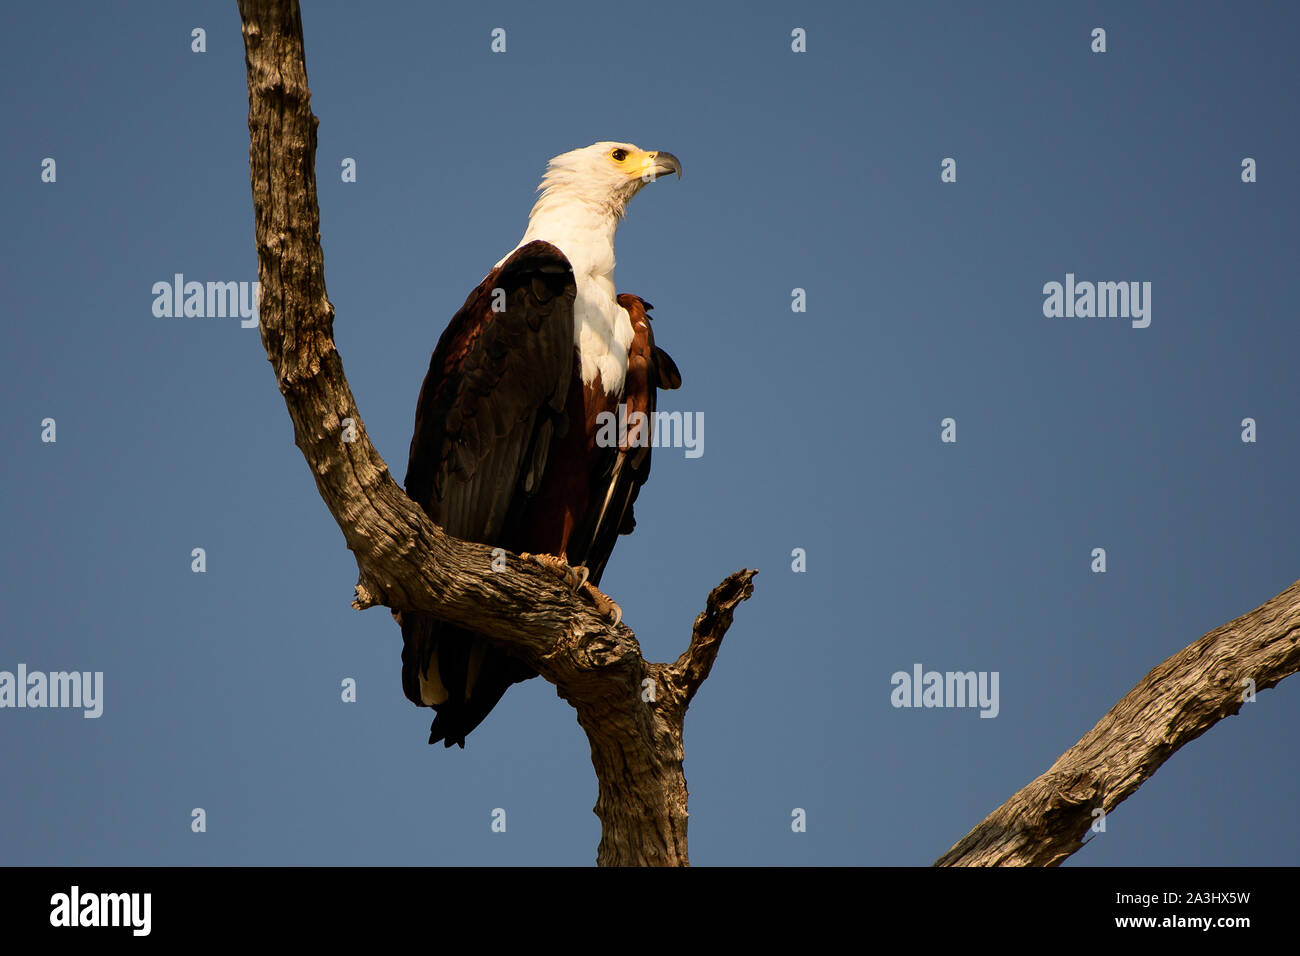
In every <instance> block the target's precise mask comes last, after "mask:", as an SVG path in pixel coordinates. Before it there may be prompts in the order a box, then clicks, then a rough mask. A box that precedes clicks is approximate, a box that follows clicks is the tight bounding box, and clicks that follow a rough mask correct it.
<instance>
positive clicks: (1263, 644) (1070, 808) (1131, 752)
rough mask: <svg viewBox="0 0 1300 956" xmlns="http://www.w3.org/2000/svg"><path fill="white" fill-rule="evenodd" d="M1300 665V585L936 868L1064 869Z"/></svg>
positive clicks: (1118, 711)
mask: <svg viewBox="0 0 1300 956" xmlns="http://www.w3.org/2000/svg"><path fill="white" fill-rule="evenodd" d="M1297 670H1300V581H1297V582H1296V583H1295V584H1292V585H1291V586H1290V587H1289V588H1287V589H1286V590H1285V591H1283V592H1282V593H1281V594H1279V595H1277V597H1275V598H1273V599H1272V600H1270V601H1268V602H1267V603H1265V604H1263V605H1261V606H1260V607H1257V608H1255V610H1253V611H1251V612H1249V613H1248V614H1243V615H1242V616H1241V617H1239V618H1237V619H1236V620H1234V621H1230V622H1228V623H1227V624H1224V625H1223V626H1222V627H1218V628H1215V629H1214V630H1213V631H1210V633H1208V634H1206V635H1205V636H1204V637H1202V638H1201V639H1200V640H1199V641H1197V642H1195V643H1194V644H1191V645H1190V646H1188V647H1185V648H1183V649H1182V650H1181V651H1179V652H1178V653H1177V654H1175V655H1173V656H1172V657H1170V658H1169V659H1168V660H1166V661H1164V663H1162V664H1160V665H1158V666H1157V667H1156V668H1154V669H1153V670H1152V671H1151V673H1149V674H1147V676H1146V677H1144V678H1142V680H1141V681H1140V682H1139V683H1138V685H1137V686H1136V687H1134V688H1133V689H1132V690H1131V691H1129V692H1128V693H1127V694H1125V695H1124V697H1123V698H1122V699H1121V700H1120V702H1119V703H1117V704H1116V705H1115V706H1114V707H1112V708H1111V709H1110V710H1109V711H1108V712H1107V713H1106V715H1105V716H1104V717H1102V718H1101V720H1099V721H1097V726H1095V727H1093V728H1092V730H1090V731H1088V733H1087V734H1085V735H1084V737H1083V739H1082V740H1080V741H1079V742H1078V743H1077V744H1075V745H1074V746H1073V747H1071V748H1070V749H1069V750H1067V751H1066V752H1065V753H1063V754H1061V756H1060V757H1058V758H1057V759H1056V762H1055V763H1054V764H1052V766H1051V767H1049V768H1048V770H1047V772H1045V773H1044V774H1042V775H1041V776H1040V777H1038V778H1037V779H1035V780H1034V781H1032V782H1031V783H1029V784H1028V785H1026V786H1025V787H1024V788H1022V789H1021V790H1019V791H1018V792H1017V793H1015V794H1014V795H1013V796H1012V797H1011V799H1009V800H1008V801H1007V802H1006V803H1004V804H1002V806H1000V807H998V808H997V809H996V810H994V811H993V812H992V813H990V814H989V815H988V817H986V818H985V819H984V821H983V822H982V823H980V824H979V825H978V826H977V827H975V829H973V830H971V831H970V833H968V834H966V836H965V837H963V838H962V839H961V840H960V841H958V843H957V845H956V846H954V847H953V848H952V849H951V850H949V851H948V852H947V853H945V854H944V855H943V856H941V857H940V858H939V859H938V860H937V861H936V862H935V866H1056V865H1058V864H1060V863H1061V862H1062V861H1063V860H1064V859H1065V858H1066V857H1068V856H1069V855H1070V854H1071V853H1073V852H1074V851H1075V850H1077V849H1079V847H1081V846H1083V842H1082V839H1083V837H1084V836H1085V835H1086V834H1087V832H1088V829H1089V827H1091V825H1092V823H1093V821H1094V819H1095V817H1094V816H1093V811H1094V810H1097V809H1100V810H1103V811H1105V812H1107V813H1109V812H1110V811H1111V810H1113V809H1114V808H1115V807H1116V806H1118V805H1119V804H1120V803H1121V802H1123V801H1124V799H1125V798H1127V797H1129V796H1130V795H1132V794H1133V793H1134V792H1135V791H1136V790H1137V788H1138V787H1140V786H1142V783H1143V782H1144V781H1145V780H1146V779H1147V778H1148V777H1150V776H1151V775H1152V774H1154V773H1155V772H1156V771H1157V770H1158V769H1159V768H1160V766H1161V764H1163V763H1164V762H1165V761H1166V760H1168V759H1169V758H1170V756H1172V755H1173V753H1174V751H1176V750H1178V748H1180V747H1182V746H1183V745H1184V744H1187V743H1189V742H1191V741H1193V740H1195V739H1196V738H1197V737H1199V736H1201V734H1203V733H1205V732H1206V731H1207V730H1209V729H1210V728H1211V727H1213V726H1214V725H1215V724H1217V723H1218V722H1219V721H1220V720H1222V719H1223V718H1224V717H1228V716H1231V715H1233V714H1235V713H1237V711H1239V710H1241V705H1242V703H1243V701H1244V699H1245V698H1246V697H1247V696H1248V691H1249V695H1253V693H1254V692H1255V691H1257V690H1264V689H1265V688H1268V687H1273V686H1274V685H1276V684H1277V683H1278V681H1280V680H1282V679H1283V678H1284V677H1288V676H1290V675H1291V674H1294V673H1295V672H1296V671H1297Z"/></svg>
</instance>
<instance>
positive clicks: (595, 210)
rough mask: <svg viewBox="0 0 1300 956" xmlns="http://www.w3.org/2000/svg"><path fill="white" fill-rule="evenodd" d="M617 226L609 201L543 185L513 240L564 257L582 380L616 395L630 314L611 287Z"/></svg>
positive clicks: (622, 376)
mask: <svg viewBox="0 0 1300 956" xmlns="http://www.w3.org/2000/svg"><path fill="white" fill-rule="evenodd" d="M617 229H618V215H617V212H616V211H615V210H614V209H613V208H612V207H608V206H603V205H600V204H594V205H593V204H592V203H590V202H587V201H584V200H583V199H582V198H581V197H580V196H577V197H575V196H568V195H565V194H564V193H558V194H552V193H551V192H550V190H548V191H547V192H545V193H543V195H542V198H541V199H540V200H538V202H537V205H536V206H534V207H533V212H532V215H530V216H529V219H528V229H527V230H525V232H524V237H523V238H522V239H521V240H519V246H524V245H527V244H528V243H529V242H532V241H533V240H535V239H542V240H545V241H546V242H549V243H550V244H551V245H553V246H555V247H556V248H557V249H559V250H560V251H561V252H562V253H564V257H565V258H566V259H568V260H569V265H570V266H572V267H573V278H574V281H575V282H576V284H577V287H578V295H577V299H576V300H575V301H574V304H573V341H574V344H575V345H576V347H577V349H578V355H579V358H580V360H581V366H582V382H583V384H584V385H590V384H591V383H592V382H593V381H595V379H596V376H597V375H599V376H600V383H601V385H602V386H603V388H604V390H605V393H606V394H616V395H621V394H622V393H623V385H624V382H625V381H626V379H627V353H628V349H630V348H631V347H632V319H631V317H630V316H628V314H627V310H626V309H624V308H623V307H622V306H621V305H619V304H618V298H617V292H616V291H615V289H614V233H615V231H616V230H617ZM519 246H516V247H515V248H516V249H517V248H519ZM502 261H503V262H504V261H505V260H504V259H503V260H502ZM498 265H500V263H498Z"/></svg>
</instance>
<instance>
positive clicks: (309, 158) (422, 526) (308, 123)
mask: <svg viewBox="0 0 1300 956" xmlns="http://www.w3.org/2000/svg"><path fill="white" fill-rule="evenodd" d="M239 9H240V14H241V17H242V20H243V34H244V50H245V62H246V65H247V70H248V91H249V96H248V130H249V142H250V147H249V164H250V167H251V176H252V190H253V208H254V213H255V217H256V239H257V254H258V278H259V280H260V282H261V300H260V304H259V316H260V327H261V334H262V344H263V346H265V348H266V353H267V357H268V358H269V359H270V361H271V366H272V368H273V369H274V371H275V376H276V381H277V382H278V384H279V387H280V392H281V394H282V395H283V396H284V400H285V404H286V405H287V406H288V409H289V416H290V418H291V419H292V421H293V427H294V440H295V442H296V444H297V445H298V447H299V449H301V450H302V453H303V457H304V458H306V460H307V464H308V465H309V466H310V467H311V470H312V474H313V475H314V476H315V479H316V488H317V490H318V491H319V492H320V496H321V498H322V499H323V500H324V502H325V504H326V506H327V507H328V508H329V510H330V513H331V514H332V515H333V516H334V519H335V521H337V522H338V525H339V528H340V529H341V530H342V532H343V537H344V540H345V541H346V543H347V546H348V548H349V549H350V550H351V551H352V552H353V554H354V556H355V557H356V561H357V567H358V570H359V574H360V578H359V580H358V582H357V585H356V600H355V601H354V602H353V606H354V607H356V608H367V607H374V606H376V605H385V606H387V607H390V608H393V609H394V610H398V611H402V610H421V611H429V612H432V613H434V614H436V615H437V616H438V617H440V618H442V619H443V620H447V621H451V622H453V623H456V624H460V625H462V626H465V627H467V628H469V629H471V630H473V631H475V632H477V633H480V634H483V635H485V636H486V637H488V638H490V639H492V640H494V641H496V642H498V643H500V644H501V645H502V646H504V647H506V648H508V649H509V650H510V652H511V653H513V654H515V655H516V656H518V657H520V658H521V659H523V660H524V661H526V662H527V663H528V664H529V665H530V666H532V667H533V668H534V669H535V670H537V671H538V672H539V673H540V674H541V675H542V676H543V677H544V678H545V679H546V680H548V681H550V682H551V683H553V684H555V685H556V687H557V689H558V692H559V694H560V696H561V697H563V698H564V699H565V700H567V701H569V703H570V704H572V705H573V706H574V708H575V709H576V710H577V714H578V722H579V724H581V726H582V727H583V728H584V730H586V732H587V736H588V739H589V740H590V742H591V748H592V763H593V766H594V767H595V770H596V775H597V779H598V782H599V798H598V800H597V803H596V813H597V815H599V816H600V819H601V822H602V838H601V843H600V849H599V851H598V857H597V858H598V862H600V863H601V864H602V865H645V864H650V865H684V864H686V863H687V861H688V856H687V848H686V797H687V793H686V780H685V777H684V775H683V774H682V757H683V749H682V721H683V718H684V716H685V710H686V703H687V702H688V701H689V700H690V697H691V696H692V695H693V694H694V692H695V690H696V689H697V688H698V687H699V684H700V682H701V681H702V680H703V679H704V677H705V676H706V675H707V673H708V667H709V665H710V664H711V663H712V660H713V657H714V656H716V654H717V647H718V644H719V642H720V641H721V639H722V636H723V634H724V633H725V632H726V630H727V628H728V627H729V626H730V624H731V619H732V613H733V611H734V609H735V606H736V605H737V604H738V603H739V602H740V601H742V600H744V599H745V598H747V597H749V596H750V594H751V593H752V585H751V584H750V579H751V578H752V577H753V575H754V572H753V571H749V570H745V571H741V572H738V573H736V574H734V575H732V576H731V577H729V578H728V579H727V580H726V581H724V582H723V583H722V584H721V585H720V586H719V587H718V588H716V589H715V590H714V592H713V594H711V595H710V598H709V606H708V610H706V612H705V613H704V614H703V615H701V616H700V618H699V619H698V620H697V621H696V626H695V633H694V636H693V638H692V650H695V648H696V646H697V644H698V645H699V647H700V648H701V649H700V650H699V651H698V652H697V657H698V659H699V664H697V665H696V666H695V667H694V668H693V669H691V670H690V673H689V674H687V673H686V672H685V670H683V671H682V672H681V673H679V672H678V671H675V670H673V669H671V668H666V667H665V666H664V665H657V664H649V663H647V662H646V661H644V660H643V659H642V657H641V651H640V646H639V645H638V644H637V641H636V636H635V635H634V634H633V633H632V631H631V630H630V629H629V628H627V627H626V626H618V627H613V626H611V625H610V624H609V622H608V621H607V620H606V619H605V618H604V617H602V616H601V615H600V614H599V613H598V612H597V611H596V610H595V608H594V607H593V606H592V605H590V604H588V603H587V602H586V600H584V599H583V598H580V597H579V596H577V595H575V594H573V593H572V592H570V591H569V590H568V589H567V588H565V587H564V586H563V585H562V584H561V583H560V582H559V580H558V579H557V578H556V576H555V575H553V574H551V573H549V572H547V571H544V570H542V569H540V568H538V567H536V566H535V565H533V564H531V563H529V562H525V561H521V560H512V561H510V562H509V565H508V567H507V568H506V569H505V570H504V571H496V570H494V569H493V567H492V552H493V549H491V548H489V547H487V546H485V545H480V544H474V543H470V542H465V541H460V540H457V539H455V538H452V537H450V536H449V535H447V534H446V533H444V532H443V531H442V529H441V528H439V527H438V526H437V525H435V524H434V523H433V522H432V521H430V520H429V518H428V516H427V515H425V513H424V511H423V510H422V509H421V508H420V507H419V506H418V505H417V504H415V503H414V502H413V501H411V499H410V498H408V497H407V496H406V493H405V492H404V491H403V490H402V489H401V488H400V487H399V486H398V485H397V483H396V482H395V481H393V479H392V476H391V475H390V474H389V471H388V466H387V465H386V464H385V463H384V460H383V459H382V458H381V457H380V456H379V453H378V452H377V451H376V450H375V448H374V446H373V445H372V444H371V443H370V438H369V436H368V434H367V433H366V429H365V425H364V423H363V421H362V418H361V414H360V412H359V411H358V410H357V406H356V401H355V400H354V399H353V396H352V391H351V389H350V388H349V387H348V383H347V379H346V378H345V377H344V374H343V365H342V362H341V360H340V359H339V355H338V352H337V350H336V349H335V346H334V339H333V321H334V309H333V306H331V305H330V303H329V299H328V298H327V296H326V292H325V273H324V261H323V255H322V253H321V245H320V211H319V208H318V206H317V199H316V175H315V158H316V126H317V120H316V118H315V117H314V116H313V115H312V113H311V107H310V101H311V93H310V91H309V90H308V87H307V72H306V66H305V61H304V54H303V42H302V19H301V14H300V11H299V8H298V4H297V3H296V2H291V0H240V4H239ZM349 422H350V423H351V425H352V426H353V429H354V430H355V435H354V436H353V437H352V440H350V441H349V440H346V439H345V435H348V434H349V432H350V431H352V429H349V428H348V427H347V426H348V424H349ZM691 653H692V651H688V652H687V655H690V654H691ZM687 655H684V657H685V656H687ZM679 681H681V683H678V682H679ZM661 701H663V702H665V704H666V706H665V705H663V704H661V703H660V702H661Z"/></svg>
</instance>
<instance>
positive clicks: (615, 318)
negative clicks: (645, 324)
mask: <svg viewBox="0 0 1300 956" xmlns="http://www.w3.org/2000/svg"><path fill="white" fill-rule="evenodd" d="M577 279H578V297H577V300H576V301H575V302H574V303H573V336H574V338H573V340H574V342H575V343H576V345H577V348H578V356H579V359H580V361H581V364H582V383H583V384H584V385H590V384H591V383H592V382H593V381H594V380H595V378H596V376H597V375H598V374H599V375H600V383H601V385H602V387H603V388H604V390H605V393H606V394H618V395H621V394H622V393H623V384H624V381H625V380H626V378H627V354H628V349H630V348H631V347H632V319H631V317H630V316H629V315H628V314H627V309H625V308H623V307H622V306H621V305H619V304H618V300H617V298H615V295H616V293H615V291H614V283H613V281H611V280H610V279H608V278H606V277H604V276H600V277H596V276H585V277H584V276H579V277H577Z"/></svg>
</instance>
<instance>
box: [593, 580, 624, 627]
mask: <svg viewBox="0 0 1300 956" xmlns="http://www.w3.org/2000/svg"><path fill="white" fill-rule="evenodd" d="M583 590H585V591H586V592H587V595H588V596H589V597H590V598H591V600H592V601H593V602H594V603H595V605H596V610H597V611H599V612H600V615H601V616H602V617H607V618H609V620H610V623H611V624H612V625H613V626H614V627H618V626H619V625H620V624H622V623H623V609H622V608H621V607H619V606H618V603H617V602H616V601H615V600H614V599H613V598H612V597H610V596H609V595H608V594H605V593H604V592H603V591H601V590H600V589H599V588H597V587H596V585H594V584H591V583H590V582H583Z"/></svg>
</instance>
